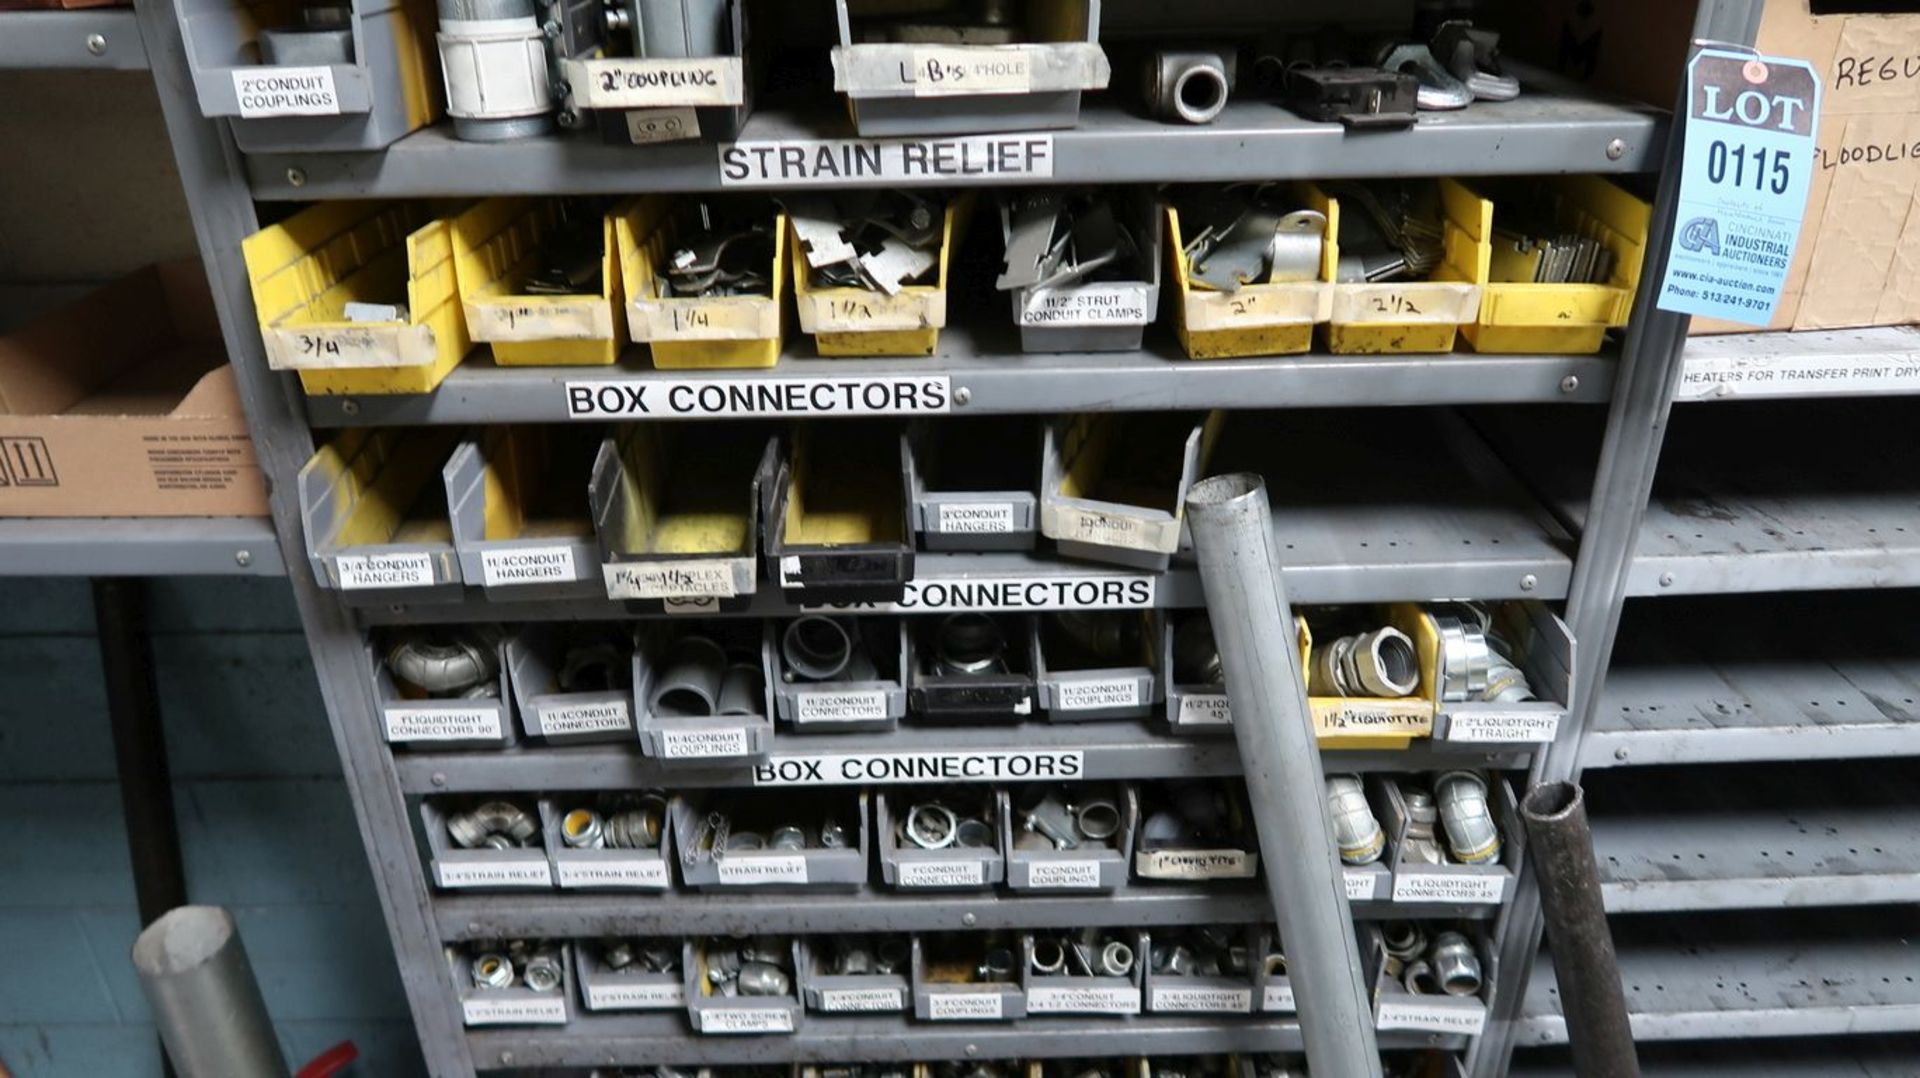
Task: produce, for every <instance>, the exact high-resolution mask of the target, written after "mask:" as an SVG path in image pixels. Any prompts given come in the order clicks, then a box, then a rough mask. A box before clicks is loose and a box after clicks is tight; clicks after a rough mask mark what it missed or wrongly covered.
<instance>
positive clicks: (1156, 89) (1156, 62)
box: [1147, 49, 1233, 124]
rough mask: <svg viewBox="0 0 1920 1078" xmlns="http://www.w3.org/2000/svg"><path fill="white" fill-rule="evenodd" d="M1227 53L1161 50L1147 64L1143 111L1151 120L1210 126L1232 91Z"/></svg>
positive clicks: (1202, 50) (1204, 50) (1225, 104)
mask: <svg viewBox="0 0 1920 1078" xmlns="http://www.w3.org/2000/svg"><path fill="white" fill-rule="evenodd" d="M1229 55H1230V54H1227V53H1222V52H1215V51H1211V50H1206V49H1190V50H1172V49H1168V50H1162V51H1160V52H1156V53H1154V54H1153V56H1152V57H1151V58H1150V59H1149V60H1148V63H1147V110H1148V111H1149V112H1151V113H1152V114H1153V116H1154V118H1155V119H1159V120H1170V121H1171V120H1178V121H1180V122H1182V123H1190V124H1210V123H1212V122H1213V121H1214V120H1216V119H1218V118H1219V116H1220V113H1221V112H1222V111H1224V110H1225V109H1226V107H1227V98H1228V97H1229V96H1231V94H1232V92H1233V74H1232V72H1231V70H1230V68H1229V61H1228V56H1229Z"/></svg>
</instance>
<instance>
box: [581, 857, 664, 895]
mask: <svg viewBox="0 0 1920 1078" xmlns="http://www.w3.org/2000/svg"><path fill="white" fill-rule="evenodd" d="M592 852H593V853H598V852H599V851H597V850H596V851H592ZM554 867H555V868H556V869H557V870H558V875H559V877H560V886H562V887H632V888H642V889H645V890H649V891H659V890H665V889H666V888H667V887H668V886H669V881H668V879H667V863H666V862H665V861H662V860H661V859H660V858H658V857H653V858H646V857H623V858H619V859H614V858H606V859H601V858H597V857H582V856H579V855H578V854H577V853H572V852H568V853H562V854H556V855H555V858H554Z"/></svg>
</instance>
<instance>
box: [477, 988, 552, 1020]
mask: <svg viewBox="0 0 1920 1078" xmlns="http://www.w3.org/2000/svg"><path fill="white" fill-rule="evenodd" d="M460 1010H461V1014H462V1016H463V1017H464V1018H465V1020H466V1023H467V1024H468V1025H470V1026H504V1025H543V1026H548V1025H560V1024H564V1023H565V1022H566V1020H567V1000H566V997H565V996H562V995H560V994H559V993H558V992H545V993H539V994H535V993H533V992H531V991H528V990H526V989H508V990H507V993H505V994H487V993H482V994H476V995H474V996H472V997H471V998H468V999H463V1000H461V1001H460Z"/></svg>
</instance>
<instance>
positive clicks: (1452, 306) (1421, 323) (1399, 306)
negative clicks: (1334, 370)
mask: <svg viewBox="0 0 1920 1078" xmlns="http://www.w3.org/2000/svg"><path fill="white" fill-rule="evenodd" d="M1433 184H1434V186H1435V187H1436V188H1437V190H1436V192H1435V195H1436V197H1437V199H1438V201H1439V208H1440V212H1441V227H1442V229H1443V231H1444V234H1445V241H1444V242H1445V249H1446V254H1445V257H1444V259H1443V261H1442V262H1441V263H1440V265H1439V267H1438V268H1436V269H1435V270H1434V271H1433V274H1432V275H1431V276H1430V277H1429V278H1428V279H1427V280H1424V281H1385V282H1379V283H1369V282H1365V281H1356V282H1352V283H1348V282H1343V281H1341V280H1340V279H1339V263H1340V223H1341V221H1342V220H1344V219H1345V218H1344V216H1343V215H1344V214H1347V213H1352V212H1359V211H1358V210H1357V209H1356V208H1355V207H1350V206H1342V205H1341V204H1340V200H1339V199H1338V198H1335V197H1333V196H1331V195H1329V194H1328V193H1327V192H1326V191H1325V190H1323V189H1321V188H1320V187H1317V186H1309V187H1308V188H1307V189H1306V191H1305V194H1306V202H1307V205H1309V206H1311V207H1313V208H1314V209H1316V210H1319V211H1320V212H1321V213H1324V214H1326V215H1327V244H1326V251H1325V256H1324V257H1325V259H1326V263H1327V268H1326V276H1327V278H1328V279H1329V280H1331V281H1333V282H1334V284H1333V306H1332V309H1331V311H1330V312H1329V314H1328V318H1327V350H1328V351H1330V352H1335V353H1338V354H1342V355H1349V354H1353V355H1381V354H1391V353H1407V352H1451V351H1453V344H1454V338H1455V336H1456V335H1457V333H1458V331H1459V329H1460V327H1461V326H1464V325H1471V324H1472V322H1473V320H1474V318H1475V317H1476V316H1477V315H1478V314H1479V311H1480V285H1479V284H1477V283H1476V280H1477V277H1476V274H1477V273H1478V271H1479V268H1480V267H1481V266H1483V265H1485V264H1486V261H1487V257H1488V253H1489V252H1490V250H1491V249H1492V236H1493V203H1492V202H1490V201H1488V200H1487V199H1485V198H1481V197H1480V196H1479V195H1476V194H1474V193H1473V192H1472V191H1469V190H1467V188H1466V187H1464V186H1462V185H1461V184H1460V183H1458V182H1456V181H1454V180H1435V181H1433Z"/></svg>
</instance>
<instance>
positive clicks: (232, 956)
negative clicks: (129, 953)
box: [133, 906, 289, 1078]
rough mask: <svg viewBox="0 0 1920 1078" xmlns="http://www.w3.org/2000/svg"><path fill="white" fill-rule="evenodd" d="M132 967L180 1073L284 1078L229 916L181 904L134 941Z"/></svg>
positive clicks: (197, 1077)
mask: <svg viewBox="0 0 1920 1078" xmlns="http://www.w3.org/2000/svg"><path fill="white" fill-rule="evenodd" d="M133 965H134V968H135V969H136V970H138V971H139V973H140V987H141V988H142V989H143V990H145V992H146V994H147V1003H148V1004H149V1005H150V1006H151V1007H152V1008H153V1020H154V1023H155V1024H156V1025H158V1026H159V1027H160V1040H161V1041H162V1043H164V1044H165V1045H166V1046H167V1058H169V1059H171V1060H172V1061H173V1065H174V1066H175V1067H176V1068H178V1069H179V1071H180V1074H181V1076H182V1078H226V1076H228V1075H235V1074H244V1075H248V1076H249V1078H287V1075H288V1073H289V1072H288V1070H287V1061H286V1059H285V1058H283V1057H282V1056H281V1055H280V1042H279V1040H278V1039H277V1038H276V1037H275V1036H274V1032H273V1023H272V1021H270V1020H269V1019H268V1017H267V1004H266V1001H265V1000H263V999H261V998H260V985H259V983H258V982H256V981H255V980H254V979H253V965H252V963H250V962H248V961H247V948H246V945H245V944H243V943H241V941H240V933H239V931H238V930H237V929H236V928H235V927H234V923H233V917H232V916H231V915H230V914H228V913H227V911H226V910H224V909H221V908H220V907H219V906H181V907H180V908H178V909H176V910H172V911H170V912H168V913H167V914H166V915H165V916H163V917H161V918H160V919H159V920H157V921H155V922H153V924H151V925H148V926H147V928H146V930H145V931H143V932H141V933H140V938H139V939H136V940H134V941H133Z"/></svg>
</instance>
